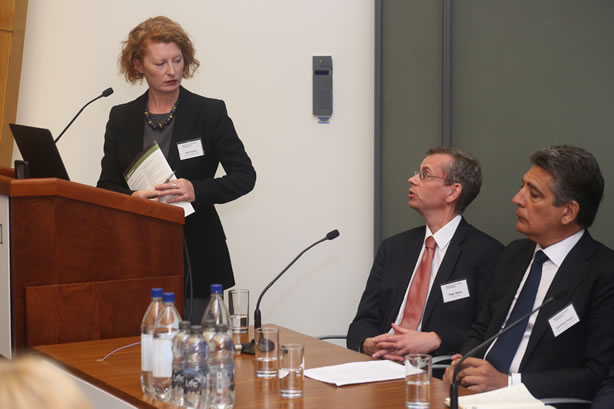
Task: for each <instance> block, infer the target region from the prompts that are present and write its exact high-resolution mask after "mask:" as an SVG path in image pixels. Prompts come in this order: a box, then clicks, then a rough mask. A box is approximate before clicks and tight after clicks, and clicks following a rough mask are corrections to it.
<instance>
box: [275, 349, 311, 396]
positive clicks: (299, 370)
mask: <svg viewBox="0 0 614 409" xmlns="http://www.w3.org/2000/svg"><path fill="white" fill-rule="evenodd" d="M304 370H305V347H303V345H300V344H285V345H282V346H281V358H280V361H279V393H280V395H281V397H282V398H300V397H301V396H303V372H304Z"/></svg>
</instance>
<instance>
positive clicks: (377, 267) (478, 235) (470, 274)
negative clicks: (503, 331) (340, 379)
mask: <svg viewBox="0 0 614 409" xmlns="http://www.w3.org/2000/svg"><path fill="white" fill-rule="evenodd" d="M425 230H426V227H425V226H422V227H418V228H415V229H412V230H408V231H406V232H403V233H400V234H397V235H395V236H392V237H390V238H388V239H386V240H384V241H383V242H382V244H381V245H380V248H379V250H378V252H377V256H376V257H375V261H374V263H373V267H372V268H371V273H370V274H369V279H368V280H367V286H366V288H365V291H364V293H363V295H362V298H361V300H360V304H359V305H358V312H357V313H356V317H355V318H354V321H352V323H351V324H350V328H349V330H348V337H347V346H348V348H351V349H354V350H357V351H360V348H361V347H362V344H363V342H364V340H365V339H366V338H369V337H373V336H376V335H379V334H383V333H386V332H388V331H390V328H391V323H393V322H394V321H395V319H396V317H397V314H398V313H399V309H400V308H401V304H402V303H403V297H404V296H405V291H406V290H407V286H408V285H409V280H410V276H411V274H412V272H413V270H414V267H415V265H416V263H417V262H418V256H419V255H420V250H421V248H422V242H423V241H424V234H425ZM502 250H503V245H502V244H501V243H499V242H498V241H497V240H495V239H493V238H492V237H490V236H488V235H487V234H485V233H482V232H481V231H479V230H478V229H476V228H475V227H473V226H472V225H470V224H468V223H467V222H466V221H465V219H464V218H463V219H462V220H461V222H460V224H459V225H458V228H457V229H456V232H455V233H454V236H453V237H452V240H451V241H450V244H449V245H448V250H447V251H446V255H445V257H444V258H443V260H442V262H441V265H440V267H439V271H438V272H437V276H436V277H435V281H434V283H433V287H432V288H431V291H430V293H429V296H428V300H427V302H426V307H425V310H424V317H423V320H422V331H423V332H430V331H435V332H436V333H437V334H438V335H439V336H440V337H441V340H442V343H441V346H440V347H439V349H438V350H437V351H433V352H432V354H433V355H447V354H452V353H455V352H458V351H460V348H461V346H462V345H463V340H464V339H465V335H466V333H467V331H468V330H469V328H470V327H471V324H473V321H474V320H475V318H476V317H477V315H478V312H479V310H480V308H481V306H482V305H483V303H484V301H485V298H486V293H487V291H488V287H489V286H490V282H491V278H492V273H493V272H494V268H495V265H496V263H497V259H498V258H499V254H501V251H502ZM463 279H466V280H467V286H468V288H469V294H470V297H468V298H464V299H460V300H456V301H452V302H448V303H444V302H443V298H442V293H441V288H440V287H441V285H442V284H444V283H447V282H451V281H457V280H463Z"/></svg>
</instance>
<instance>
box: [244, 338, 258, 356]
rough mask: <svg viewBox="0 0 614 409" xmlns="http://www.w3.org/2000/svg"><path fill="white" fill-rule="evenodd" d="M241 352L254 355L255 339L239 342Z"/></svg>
mask: <svg viewBox="0 0 614 409" xmlns="http://www.w3.org/2000/svg"><path fill="white" fill-rule="evenodd" d="M241 353H242V354H247V355H256V340H254V339H252V340H251V341H250V342H248V343H246V344H241Z"/></svg>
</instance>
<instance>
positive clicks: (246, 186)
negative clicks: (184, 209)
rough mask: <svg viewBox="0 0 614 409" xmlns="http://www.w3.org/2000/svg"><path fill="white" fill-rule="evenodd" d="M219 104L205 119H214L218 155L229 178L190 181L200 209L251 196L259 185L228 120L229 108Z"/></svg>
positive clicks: (222, 103)
mask: <svg viewBox="0 0 614 409" xmlns="http://www.w3.org/2000/svg"><path fill="white" fill-rule="evenodd" d="M218 102H219V103H216V104H211V106H212V108H211V112H209V113H207V114H205V118H211V120H212V121H213V123H214V126H213V132H214V134H213V146H214V149H215V155H216V156H217V157H218V159H219V161H220V163H221V164H222V166H223V168H224V171H225V173H226V174H225V175H224V176H222V177H219V178H205V179H192V180H190V181H191V182H192V185H193V186H194V193H195V195H196V200H195V202H196V203H197V204H198V205H210V204H215V203H227V202H230V201H232V200H234V199H237V198H238V197H240V196H243V195H244V194H246V193H248V192H250V191H251V190H252V189H253V188H254V185H255V183H256V171H255V170H254V167H253V166H252V162H251V160H250V158H249V156H247V153H246V152H245V148H244V147H243V143H242V142H241V140H240V139H239V137H238V136H237V132H236V131H235V128H234V125H233V123H232V120H231V119H230V118H229V117H228V114H227V112H226V105H225V104H224V102H223V101H218Z"/></svg>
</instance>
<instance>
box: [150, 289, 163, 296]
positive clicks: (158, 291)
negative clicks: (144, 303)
mask: <svg viewBox="0 0 614 409" xmlns="http://www.w3.org/2000/svg"><path fill="white" fill-rule="evenodd" d="M162 292H163V290H162V289H161V288H152V289H151V298H162Z"/></svg>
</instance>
